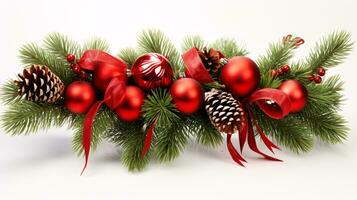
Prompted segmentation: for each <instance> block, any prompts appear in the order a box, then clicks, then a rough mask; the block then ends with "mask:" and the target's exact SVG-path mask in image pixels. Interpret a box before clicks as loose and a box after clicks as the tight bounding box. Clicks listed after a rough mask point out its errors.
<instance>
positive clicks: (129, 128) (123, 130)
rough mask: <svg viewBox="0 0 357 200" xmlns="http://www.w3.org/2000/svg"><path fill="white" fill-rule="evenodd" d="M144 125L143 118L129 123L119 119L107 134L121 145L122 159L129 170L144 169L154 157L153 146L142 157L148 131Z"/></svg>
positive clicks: (111, 139)
mask: <svg viewBox="0 0 357 200" xmlns="http://www.w3.org/2000/svg"><path fill="white" fill-rule="evenodd" d="M143 126H144V122H143V121H142V120H138V121H135V122H129V123H128V122H122V121H119V120H117V122H116V123H115V125H114V127H113V128H111V129H109V132H108V134H107V138H108V139H109V140H110V141H112V142H113V143H115V144H117V145H119V146H121V148H122V154H121V160H122V161H123V164H124V165H125V166H126V167H127V168H128V170H129V171H142V170H143V169H144V168H145V167H146V166H147V165H148V163H149V160H150V158H151V157H152V156H151V155H152V151H153V150H152V148H150V149H149V151H148V152H147V154H146V156H145V157H144V158H142V157H141V152H142V149H143V146H144V141H145V138H146V131H144V128H143Z"/></svg>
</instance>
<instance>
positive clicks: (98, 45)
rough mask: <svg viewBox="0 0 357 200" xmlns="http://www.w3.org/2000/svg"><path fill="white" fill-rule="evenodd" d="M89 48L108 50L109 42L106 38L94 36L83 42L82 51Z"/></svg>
mask: <svg viewBox="0 0 357 200" xmlns="http://www.w3.org/2000/svg"><path fill="white" fill-rule="evenodd" d="M90 49H95V50H101V51H104V52H109V50H110V48H109V43H108V42H107V41H106V40H103V39H101V38H97V37H94V38H92V39H90V40H88V41H86V42H84V45H83V51H86V50H90Z"/></svg>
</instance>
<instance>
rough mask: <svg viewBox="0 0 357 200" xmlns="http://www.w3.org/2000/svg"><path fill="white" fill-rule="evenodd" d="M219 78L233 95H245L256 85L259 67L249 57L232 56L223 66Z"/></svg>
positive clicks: (258, 78) (258, 79)
mask: <svg viewBox="0 0 357 200" xmlns="http://www.w3.org/2000/svg"><path fill="white" fill-rule="evenodd" d="M220 80H221V82H222V83H223V84H224V85H225V86H226V89H227V90H228V91H229V92H231V93H232V94H233V95H234V96H236V97H245V96H247V95H249V94H250V93H251V92H253V91H254V90H255V89H256V88H257V87H258V84H259V81H260V72H259V68H258V66H257V65H256V64H255V62H254V61H253V60H251V59H250V58H247V57H243V56H237V57H233V58H231V59H229V61H228V63H227V64H226V65H225V66H224V67H223V69H222V71H221V75H220Z"/></svg>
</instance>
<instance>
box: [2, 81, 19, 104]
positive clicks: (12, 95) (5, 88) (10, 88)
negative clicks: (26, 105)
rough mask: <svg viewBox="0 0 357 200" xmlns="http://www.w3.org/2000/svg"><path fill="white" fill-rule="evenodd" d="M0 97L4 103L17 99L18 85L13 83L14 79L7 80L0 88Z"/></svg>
mask: <svg viewBox="0 0 357 200" xmlns="http://www.w3.org/2000/svg"><path fill="white" fill-rule="evenodd" d="M0 98H1V101H2V102H3V103H4V104H6V105H7V104H10V103H13V102H14V101H16V100H19V99H20V97H19V95H18V87H17V85H16V84H15V82H14V80H8V81H7V82H6V83H4V85H2V86H1V89H0Z"/></svg>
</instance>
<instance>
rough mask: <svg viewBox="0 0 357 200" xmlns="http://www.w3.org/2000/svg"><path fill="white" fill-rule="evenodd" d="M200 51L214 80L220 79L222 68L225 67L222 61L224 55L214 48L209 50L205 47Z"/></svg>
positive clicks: (203, 61)
mask: <svg viewBox="0 0 357 200" xmlns="http://www.w3.org/2000/svg"><path fill="white" fill-rule="evenodd" d="M198 53H199V55H200V58H201V60H202V63H203V64H204V66H205V67H206V69H207V71H208V72H209V73H210V74H211V76H212V78H213V79H214V80H218V77H219V73H220V70H221V68H222V67H223V63H222V62H221V58H223V55H222V54H221V53H220V52H219V51H217V50H215V49H213V48H210V49H209V50H208V49H207V47H204V48H203V50H202V51H199V52H198Z"/></svg>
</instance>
